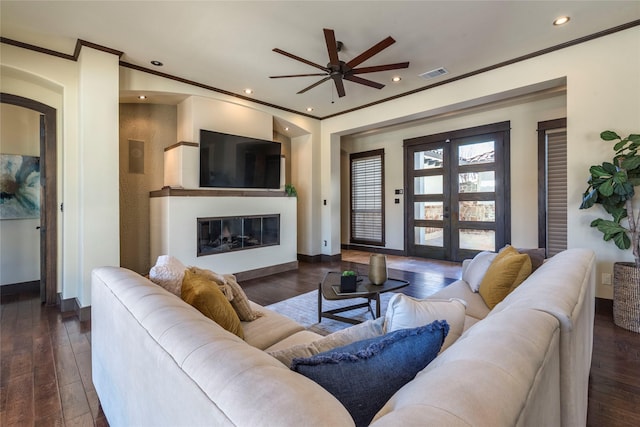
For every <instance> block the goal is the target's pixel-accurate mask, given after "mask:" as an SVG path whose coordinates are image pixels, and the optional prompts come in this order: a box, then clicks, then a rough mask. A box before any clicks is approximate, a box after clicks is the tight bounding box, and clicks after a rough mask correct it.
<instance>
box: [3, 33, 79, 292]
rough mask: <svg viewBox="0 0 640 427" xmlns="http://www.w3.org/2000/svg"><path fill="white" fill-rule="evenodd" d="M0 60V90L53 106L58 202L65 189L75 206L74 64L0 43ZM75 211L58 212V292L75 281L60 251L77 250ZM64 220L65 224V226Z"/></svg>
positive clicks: (75, 95) (75, 130) (68, 252)
mask: <svg viewBox="0 0 640 427" xmlns="http://www.w3.org/2000/svg"><path fill="white" fill-rule="evenodd" d="M0 60H1V61H2V65H1V66H0V88H1V89H2V92H4V93H10V94H12V95H18V96H21V97H24V98H28V99H32V100H34V101H38V102H40V103H42V104H45V105H48V106H50V107H52V108H55V109H56V111H57V114H56V141H57V150H56V151H57V162H58V168H57V173H58V176H57V178H58V179H57V187H58V188H57V194H58V203H57V205H58V206H59V205H60V203H62V202H63V200H64V194H65V192H66V193H67V194H70V197H69V198H67V201H68V202H70V205H71V206H74V205H77V199H76V198H75V194H74V193H73V192H72V191H70V190H69V187H76V188H77V181H78V180H77V179H74V174H75V173H76V172H77V167H78V165H77V160H76V161H75V162H74V151H73V150H71V149H69V147H74V146H76V145H77V123H76V122H72V121H71V120H70V119H71V118H74V117H75V118H76V119H75V120H76V121H77V117H76V115H77V111H78V106H77V101H78V100H77V66H76V64H75V63H73V62H72V61H67V60H63V59H61V58H56V57H52V56H49V55H42V54H38V53H35V52H32V51H28V50H25V49H20V48H17V47H15V46H9V45H5V44H0ZM62 111H66V115H63V114H62ZM65 119H66V120H65ZM65 146H66V147H67V149H66V150H65V149H64V147H65ZM65 164H66V165H67V167H66V168H65V167H64V165H65ZM65 183H66V184H67V187H65ZM75 212H77V211H75ZM75 212H74V211H73V210H72V211H71V212H68V213H67V214H66V215H64V216H63V215H62V214H60V213H58V221H57V223H58V225H57V228H58V230H57V231H58V266H57V267H58V268H57V270H58V275H57V276H58V277H57V287H58V292H62V288H63V283H65V282H72V281H74V280H76V279H75V277H76V276H75V275H74V273H73V272H74V269H77V264H74V265H73V266H71V265H65V264H64V263H65V261H69V260H72V258H65V257H64V256H63V255H62V254H63V251H65V252H66V254H68V255H71V254H72V253H73V252H74V250H75V251H76V252H77V251H78V245H77V225H75V226H74V224H77V222H78V220H77V216H76V215H75ZM65 222H66V223H67V227H64V224H65ZM65 242H67V244H66V245H65ZM73 242H76V243H73ZM65 247H66V248H67V249H66V250H65V249H64V248H65ZM75 271H77V270H75Z"/></svg>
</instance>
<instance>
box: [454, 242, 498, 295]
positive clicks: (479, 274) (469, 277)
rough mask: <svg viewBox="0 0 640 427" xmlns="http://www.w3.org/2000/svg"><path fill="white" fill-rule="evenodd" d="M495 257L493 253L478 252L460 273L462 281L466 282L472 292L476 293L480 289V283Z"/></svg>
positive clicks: (495, 254)
mask: <svg viewBox="0 0 640 427" xmlns="http://www.w3.org/2000/svg"><path fill="white" fill-rule="evenodd" d="M497 255H498V254H497V253H495V252H486V251H485V252H480V253H479V254H477V255H476V256H475V257H473V259H472V260H471V262H470V263H469V266H468V267H467V268H466V269H465V270H464V272H463V273H462V280H464V281H465V282H467V284H468V285H469V287H470V288H471V290H472V291H473V292H478V290H479V289H480V283H481V282H482V279H483V278H484V275H485V273H486V272H487V270H488V269H489V266H490V265H491V263H492V262H493V260H494V259H495V257H496V256H497Z"/></svg>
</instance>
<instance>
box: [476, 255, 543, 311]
mask: <svg viewBox="0 0 640 427" xmlns="http://www.w3.org/2000/svg"><path fill="white" fill-rule="evenodd" d="M529 274H531V258H529V255H527V254H520V253H518V251H517V250H516V249H515V248H514V247H512V246H507V247H506V248H504V249H503V250H502V251H500V253H499V254H498V255H497V256H496V258H495V259H494V260H493V262H492V263H491V265H489V268H488V269H487V272H486V273H485V275H484V278H483V279H482V282H480V289H479V291H478V292H479V293H480V296H481V297H482V299H483V300H484V302H485V304H487V307H489V308H490V309H493V307H495V306H496V305H497V304H498V303H499V302H500V301H502V300H503V299H504V297H506V296H507V295H508V294H509V292H511V291H512V290H513V289H515V288H516V287H517V286H518V285H520V283H522V282H523V281H524V280H525V279H526V278H527V277H528V276H529Z"/></svg>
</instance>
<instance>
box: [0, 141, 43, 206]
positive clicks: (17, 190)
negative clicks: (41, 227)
mask: <svg viewBox="0 0 640 427" xmlns="http://www.w3.org/2000/svg"><path fill="white" fill-rule="evenodd" d="M39 217H40V157H34V156H22V155H19V154H0V219H23V218H39Z"/></svg>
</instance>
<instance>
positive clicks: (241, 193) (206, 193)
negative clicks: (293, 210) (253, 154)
mask: <svg viewBox="0 0 640 427" xmlns="http://www.w3.org/2000/svg"><path fill="white" fill-rule="evenodd" d="M149 196H150V197H287V193H285V192H284V190H218V189H202V188H198V189H192V190H188V189H185V188H171V187H164V188H163V189H162V190H156V191H151V192H150V193H149Z"/></svg>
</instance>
